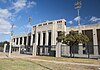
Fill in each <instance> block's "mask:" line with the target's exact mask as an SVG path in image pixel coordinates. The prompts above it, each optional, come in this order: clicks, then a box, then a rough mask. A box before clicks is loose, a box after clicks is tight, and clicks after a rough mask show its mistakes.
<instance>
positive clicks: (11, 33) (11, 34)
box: [9, 24, 14, 57]
mask: <svg viewBox="0 0 100 70" xmlns="http://www.w3.org/2000/svg"><path fill="white" fill-rule="evenodd" d="M13 27H14V24H12V25H11V32H10V47H9V57H10V56H11V48H12V36H13Z"/></svg>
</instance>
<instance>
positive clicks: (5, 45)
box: [3, 44, 7, 52]
mask: <svg viewBox="0 0 100 70" xmlns="http://www.w3.org/2000/svg"><path fill="white" fill-rule="evenodd" d="M6 47H7V44H4V50H3V52H6Z"/></svg>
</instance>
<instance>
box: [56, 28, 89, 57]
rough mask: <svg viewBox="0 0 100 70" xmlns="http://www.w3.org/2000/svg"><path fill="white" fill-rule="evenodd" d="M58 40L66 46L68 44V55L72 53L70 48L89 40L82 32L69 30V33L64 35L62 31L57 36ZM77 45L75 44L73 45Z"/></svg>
mask: <svg viewBox="0 0 100 70" xmlns="http://www.w3.org/2000/svg"><path fill="white" fill-rule="evenodd" d="M57 41H58V42H62V43H64V44H66V45H68V46H70V56H71V57H72V54H73V55H74V52H72V51H73V49H72V48H74V46H75V45H78V44H79V43H82V44H86V43H87V42H88V41H89V38H88V37H87V36H86V35H85V34H82V33H78V32H77V31H73V30H72V31H70V32H69V34H67V35H65V34H64V33H63V32H61V33H60V35H59V36H58V37H57ZM75 47H77V46H75Z"/></svg>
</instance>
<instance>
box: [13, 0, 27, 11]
mask: <svg viewBox="0 0 100 70" xmlns="http://www.w3.org/2000/svg"><path fill="white" fill-rule="evenodd" d="M26 2H27V0H17V1H16V2H15V3H13V5H14V9H15V10H16V11H17V12H19V11H20V10H22V9H23V8H24V7H25V6H26Z"/></svg>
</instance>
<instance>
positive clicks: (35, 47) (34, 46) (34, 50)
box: [32, 43, 37, 56]
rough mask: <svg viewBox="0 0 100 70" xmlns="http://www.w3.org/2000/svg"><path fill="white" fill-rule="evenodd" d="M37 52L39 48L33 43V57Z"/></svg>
mask: <svg viewBox="0 0 100 70" xmlns="http://www.w3.org/2000/svg"><path fill="white" fill-rule="evenodd" d="M36 52H37V46H36V44H35V43H33V54H32V55H33V56H36Z"/></svg>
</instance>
